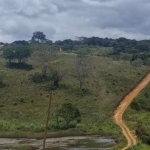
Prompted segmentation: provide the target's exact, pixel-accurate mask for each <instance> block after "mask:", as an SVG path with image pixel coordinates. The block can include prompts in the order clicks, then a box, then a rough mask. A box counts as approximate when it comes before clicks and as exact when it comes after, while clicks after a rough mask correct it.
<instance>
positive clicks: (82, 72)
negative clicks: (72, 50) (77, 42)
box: [75, 52, 89, 90]
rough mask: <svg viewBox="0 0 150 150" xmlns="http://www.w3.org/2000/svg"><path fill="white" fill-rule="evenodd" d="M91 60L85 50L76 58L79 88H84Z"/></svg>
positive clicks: (76, 74) (76, 75)
mask: <svg viewBox="0 0 150 150" xmlns="http://www.w3.org/2000/svg"><path fill="white" fill-rule="evenodd" d="M88 71H89V61H88V56H87V55H86V53H85V52H79V53H78V54H77V58H76V69H75V72H76V73H75V77H76V78H77V80H78V81H79V88H80V90H82V88H83V85H84V84H85V80H86V78H87V77H88Z"/></svg>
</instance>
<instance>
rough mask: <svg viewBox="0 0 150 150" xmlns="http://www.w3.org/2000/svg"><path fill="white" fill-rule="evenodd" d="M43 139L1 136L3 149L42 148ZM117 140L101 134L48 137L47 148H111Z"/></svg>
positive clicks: (62, 149) (97, 149)
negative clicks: (100, 135)
mask: <svg viewBox="0 0 150 150" xmlns="http://www.w3.org/2000/svg"><path fill="white" fill-rule="evenodd" d="M42 144H43V140H37V139H8V138H0V149H1V150H42ZM115 144H116V143H115V140H114V139H111V138H102V137H99V136H75V137H61V138H48V139H47V140H46V149H45V150H111V149H112V147H113V146H114V145H115Z"/></svg>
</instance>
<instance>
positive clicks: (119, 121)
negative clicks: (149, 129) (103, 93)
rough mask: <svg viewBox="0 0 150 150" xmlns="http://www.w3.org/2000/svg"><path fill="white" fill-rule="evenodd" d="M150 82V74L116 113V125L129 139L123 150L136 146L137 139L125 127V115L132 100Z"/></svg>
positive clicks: (126, 98) (124, 100) (128, 96)
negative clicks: (123, 118)
mask: <svg viewBox="0 0 150 150" xmlns="http://www.w3.org/2000/svg"><path fill="white" fill-rule="evenodd" d="M149 82H150V72H149V73H148V74H147V76H146V77H145V78H144V79H143V80H142V81H141V82H140V83H139V84H138V85H137V86H136V87H135V88H134V89H133V90H132V91H131V92H130V93H129V94H128V95H127V96H126V97H125V98H124V99H123V100H122V102H121V103H120V105H119V106H118V108H117V109H116V110H115V113H114V117H113V118H114V121H115V123H116V124H117V125H118V126H120V128H121V129H122V133H123V134H124V136H125V137H126V139H127V146H126V147H124V148H122V150H126V149H127V148H129V147H131V146H133V145H136V144H137V139H136V137H135V136H134V135H133V134H132V133H131V131H130V130H129V129H128V127H127V126H126V125H125V123H124V122H123V120H122V116H123V113H124V112H125V110H126V109H127V107H128V106H129V104H130V103H131V102H132V100H133V99H134V98H135V97H136V96H137V95H138V94H139V92H140V91H141V90H142V89H143V88H144V87H145V86H146V85H147V84H148V83H149Z"/></svg>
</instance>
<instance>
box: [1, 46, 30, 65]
mask: <svg viewBox="0 0 150 150" xmlns="http://www.w3.org/2000/svg"><path fill="white" fill-rule="evenodd" d="M31 54H32V50H31V48H30V47H29V46H9V47H5V48H4V49H3V53H2V57H3V58H5V59H6V60H8V61H9V62H11V61H14V60H18V63H21V62H25V61H26V59H27V58H28V57H30V56H31Z"/></svg>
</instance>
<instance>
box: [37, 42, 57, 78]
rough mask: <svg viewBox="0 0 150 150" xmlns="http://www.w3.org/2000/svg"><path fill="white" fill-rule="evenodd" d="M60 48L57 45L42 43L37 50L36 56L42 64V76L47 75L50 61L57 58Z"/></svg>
mask: <svg viewBox="0 0 150 150" xmlns="http://www.w3.org/2000/svg"><path fill="white" fill-rule="evenodd" d="M57 52H58V50H57V49H56V48H55V47H50V46H48V45H41V46H39V47H38V49H37V52H36V58H37V59H38V61H39V62H40V64H41V71H42V76H43V77H46V75H47V70H48V68H49V65H50V62H52V61H54V60H56V58H57Z"/></svg>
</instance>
